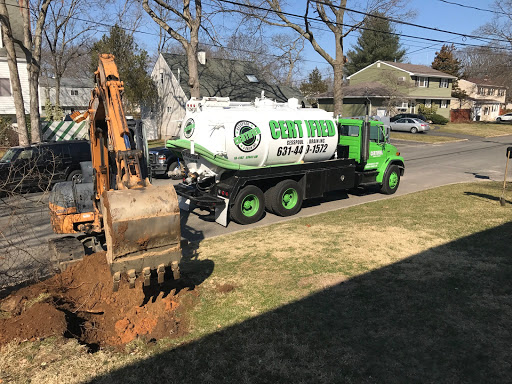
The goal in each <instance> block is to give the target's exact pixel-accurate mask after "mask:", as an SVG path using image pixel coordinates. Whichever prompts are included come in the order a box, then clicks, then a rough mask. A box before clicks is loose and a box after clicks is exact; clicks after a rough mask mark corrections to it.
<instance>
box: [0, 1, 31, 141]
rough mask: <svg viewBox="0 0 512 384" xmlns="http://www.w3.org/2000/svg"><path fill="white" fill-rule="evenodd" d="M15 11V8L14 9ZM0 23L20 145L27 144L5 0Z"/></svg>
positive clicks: (25, 124) (14, 54)
mask: <svg viewBox="0 0 512 384" xmlns="http://www.w3.org/2000/svg"><path fill="white" fill-rule="evenodd" d="M14 11H15V12H16V11H17V9H15V10H14ZM0 23H1V24H2V35H3V40H4V44H5V50H6V51H7V64H8V66H9V75H10V78H11V87H12V93H13V97H14V107H15V109H16V123H17V125H18V129H17V131H18V137H19V142H20V145H29V144H30V140H29V137H28V130H27V123H26V121H25V104H24V103H23V94H22V91H21V82H20V75H19V72H18V60H17V58H16V50H15V48H14V39H13V36H12V29H11V24H10V22H9V13H8V11H7V6H6V5H5V0H0Z"/></svg>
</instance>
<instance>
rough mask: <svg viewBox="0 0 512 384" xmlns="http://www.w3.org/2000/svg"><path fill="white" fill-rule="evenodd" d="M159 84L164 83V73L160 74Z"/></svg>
mask: <svg viewBox="0 0 512 384" xmlns="http://www.w3.org/2000/svg"><path fill="white" fill-rule="evenodd" d="M160 83H162V84H163V83H164V73H163V72H160Z"/></svg>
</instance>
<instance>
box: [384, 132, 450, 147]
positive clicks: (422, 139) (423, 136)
mask: <svg viewBox="0 0 512 384" xmlns="http://www.w3.org/2000/svg"><path fill="white" fill-rule="evenodd" d="M391 139H395V140H403V141H414V142H418V143H430V144H436V143H450V142H454V141H460V139H458V138H456V137H447V136H433V135H429V134H428V133H414V134H413V133H408V132H391Z"/></svg>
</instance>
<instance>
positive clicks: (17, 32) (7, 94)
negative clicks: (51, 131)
mask: <svg viewBox="0 0 512 384" xmlns="http://www.w3.org/2000/svg"><path fill="white" fill-rule="evenodd" d="M5 3H6V5H7V11H8V12H9V21H10V23H11V29H12V33H13V37H14V39H15V40H19V41H23V20H22V18H21V13H20V10H19V8H18V3H17V2H16V0H6V2H5ZM1 34H2V32H1V29H0V115H4V116H5V115H7V116H9V117H11V119H12V121H13V122H16V109H15V108H14V97H13V94H12V87H11V80H10V79H11V76H10V73H9V66H8V64H7V51H6V49H5V47H4V45H3V36H1ZM15 49H16V57H17V60H18V72H19V76H20V82H21V91H22V95H23V104H24V106H25V113H26V114H28V113H29V110H30V94H29V86H28V72H27V61H26V59H25V54H24V53H23V50H22V49H21V48H20V47H19V45H18V44H16V43H15Z"/></svg>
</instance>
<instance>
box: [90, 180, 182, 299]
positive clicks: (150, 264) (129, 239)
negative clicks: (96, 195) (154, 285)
mask: <svg viewBox="0 0 512 384" xmlns="http://www.w3.org/2000/svg"><path fill="white" fill-rule="evenodd" d="M100 206H101V212H102V216H103V226H104V228H105V238H106V243H107V261H108V264H109V265H110V269H111V271H112V273H113V278H114V290H117V288H118V287H119V281H120V278H121V274H122V273H127V274H128V278H129V280H130V286H131V287H133V286H134V285H135V278H136V274H139V273H141V272H142V274H143V276H144V285H148V284H149V279H150V276H151V270H157V273H158V282H159V283H162V282H163V279H164V273H165V267H171V270H172V272H173V275H174V278H175V279H177V278H179V269H178V263H179V261H180V259H181V245H180V242H181V231H180V210H179V206H178V197H177V195H176V192H175V190H174V187H173V186H172V185H168V186H159V187H155V186H152V185H151V186H148V187H145V188H137V189H122V190H115V191H113V190H111V191H104V192H103V194H102V196H101V203H100Z"/></svg>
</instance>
